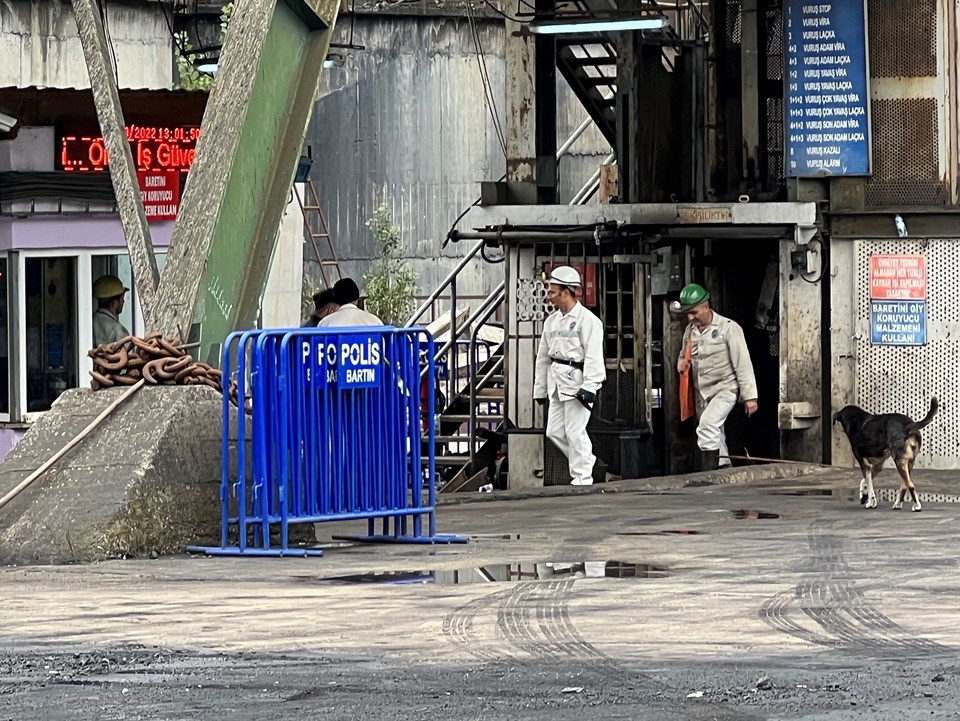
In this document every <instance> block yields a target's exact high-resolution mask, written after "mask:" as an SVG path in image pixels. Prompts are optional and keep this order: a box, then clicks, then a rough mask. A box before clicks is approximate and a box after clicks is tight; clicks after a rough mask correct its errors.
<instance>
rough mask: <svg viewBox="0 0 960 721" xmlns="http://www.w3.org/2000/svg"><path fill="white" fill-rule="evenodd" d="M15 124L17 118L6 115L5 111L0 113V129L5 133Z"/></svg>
mask: <svg viewBox="0 0 960 721" xmlns="http://www.w3.org/2000/svg"><path fill="white" fill-rule="evenodd" d="M16 126H17V119H16V118H14V117H11V116H9V115H6V114H5V113H0V130H2V131H3V132H5V133H9V132H10V131H11V130H13V129H14V128H15V127H16Z"/></svg>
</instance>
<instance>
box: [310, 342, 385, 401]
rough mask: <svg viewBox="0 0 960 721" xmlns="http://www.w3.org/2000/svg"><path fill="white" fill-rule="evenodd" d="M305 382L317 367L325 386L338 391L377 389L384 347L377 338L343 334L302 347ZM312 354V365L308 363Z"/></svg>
mask: <svg viewBox="0 0 960 721" xmlns="http://www.w3.org/2000/svg"><path fill="white" fill-rule="evenodd" d="M302 353H303V358H302V359H303V362H304V364H305V365H306V366H307V380H308V381H309V380H310V377H311V370H312V368H314V367H316V368H317V371H318V373H319V377H320V378H321V379H322V381H323V383H324V384H336V385H337V386H339V387H340V388H379V387H380V383H381V380H382V373H383V371H382V369H383V365H382V360H383V346H382V339H381V337H380V336H379V335H374V334H369V335H368V334H364V335H344V336H340V337H337V338H335V339H331V340H327V339H318V340H314V341H305V342H304V343H303V344H302ZM311 355H314V356H315V357H316V362H315V363H309V364H308V363H307V361H308V359H309V358H310V356H311Z"/></svg>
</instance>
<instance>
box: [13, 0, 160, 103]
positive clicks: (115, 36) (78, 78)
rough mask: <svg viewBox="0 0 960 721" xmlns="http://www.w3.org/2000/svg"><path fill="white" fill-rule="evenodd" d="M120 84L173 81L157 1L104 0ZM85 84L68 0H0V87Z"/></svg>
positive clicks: (137, 85) (138, 85)
mask: <svg viewBox="0 0 960 721" xmlns="http://www.w3.org/2000/svg"><path fill="white" fill-rule="evenodd" d="M104 5H105V6H106V9H107V24H106V28H107V34H108V40H109V41H110V44H111V47H112V49H113V53H114V56H115V58H116V63H117V72H118V76H119V84H120V87H122V88H170V87H172V86H173V65H174V63H173V40H172V38H171V37H170V31H169V29H168V27H167V24H166V21H165V19H164V16H163V13H162V11H161V9H160V5H159V4H158V3H152V2H151V3H146V2H121V1H119V0H115V1H114V2H110V3H104ZM11 86H15V87H19V88H26V87H31V86H37V87H51V88H87V87H90V80H89V78H88V77H87V66H86V64H85V62H84V59H83V50H82V48H81V47H80V38H79V37H78V36H77V25H76V21H75V20H74V17H73V10H72V8H71V5H70V3H69V2H62V1H61V0H0V87H11Z"/></svg>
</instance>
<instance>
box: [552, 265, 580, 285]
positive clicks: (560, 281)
mask: <svg viewBox="0 0 960 721" xmlns="http://www.w3.org/2000/svg"><path fill="white" fill-rule="evenodd" d="M547 282H548V283H556V284H557V285H570V286H576V287H578V288H579V287H580V274H579V273H578V272H577V271H576V269H574V268H571V267H570V266H569V265H561V266H560V267H559V268H554V269H553V271H552V272H551V273H550V277H549V278H547Z"/></svg>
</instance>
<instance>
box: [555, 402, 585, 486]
mask: <svg viewBox="0 0 960 721" xmlns="http://www.w3.org/2000/svg"><path fill="white" fill-rule="evenodd" d="M589 420H590V411H589V410H588V409H587V408H585V407H584V406H583V404H582V403H581V402H580V401H578V400H577V399H576V398H570V399H566V398H565V399H563V400H560V398H559V397H558V396H557V394H556V391H554V393H553V394H551V396H550V412H549V414H548V415H547V438H549V439H550V440H551V441H553V443H554V445H555V446H556V447H557V448H559V449H560V452H561V453H563V455H565V456H566V457H567V461H568V462H569V464H570V477H571V478H572V479H573V485H576V486H589V485H591V484H592V483H593V464H594V463H595V462H596V460H597V457H596V456H594V455H593V444H592V443H590V436H588V435H587V423H588V422H589Z"/></svg>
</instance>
